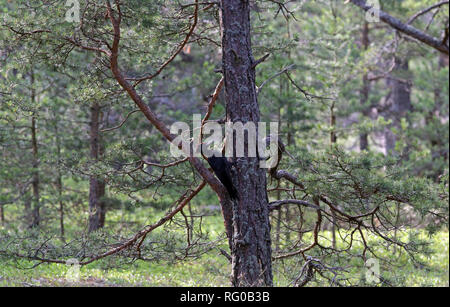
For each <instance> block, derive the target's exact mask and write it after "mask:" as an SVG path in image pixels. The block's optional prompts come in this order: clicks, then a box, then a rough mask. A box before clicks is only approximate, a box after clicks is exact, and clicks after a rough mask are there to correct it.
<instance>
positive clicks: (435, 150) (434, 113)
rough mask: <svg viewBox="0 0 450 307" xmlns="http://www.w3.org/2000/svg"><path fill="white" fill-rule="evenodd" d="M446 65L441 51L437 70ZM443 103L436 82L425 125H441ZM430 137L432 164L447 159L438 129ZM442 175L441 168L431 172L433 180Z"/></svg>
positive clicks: (439, 86)
mask: <svg viewBox="0 0 450 307" xmlns="http://www.w3.org/2000/svg"><path fill="white" fill-rule="evenodd" d="M446 66H448V55H445V54H443V53H441V54H439V62H438V72H439V71H441V70H442V69H443V68H444V67H446ZM444 105H445V101H444V98H443V97H442V88H441V84H440V83H437V86H436V88H435V89H434V107H433V109H432V110H431V111H429V112H428V114H427V116H426V118H425V120H426V125H427V126H431V127H433V125H435V123H437V126H440V125H441V121H442V114H441V110H442V108H443V106H444ZM429 138H430V145H431V158H432V161H433V164H434V163H435V162H436V161H437V160H439V159H441V158H443V159H444V161H448V147H447V148H446V147H445V141H444V139H445V138H443V137H442V135H441V133H440V131H439V129H437V131H434V133H432V135H431V136H430V137H429ZM431 169H433V166H431ZM441 175H442V170H441V169H440V170H436V171H434V172H433V174H432V177H433V179H434V180H435V181H439V178H440V176H441Z"/></svg>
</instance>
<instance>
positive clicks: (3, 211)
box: [0, 205, 5, 225]
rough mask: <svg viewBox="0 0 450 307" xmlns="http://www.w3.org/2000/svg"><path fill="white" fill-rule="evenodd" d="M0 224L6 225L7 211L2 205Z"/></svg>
mask: <svg viewBox="0 0 450 307" xmlns="http://www.w3.org/2000/svg"><path fill="white" fill-rule="evenodd" d="M0 222H1V224H2V225H5V209H4V207H3V205H0Z"/></svg>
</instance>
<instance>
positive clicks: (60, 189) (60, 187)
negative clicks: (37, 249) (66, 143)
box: [55, 122, 65, 242]
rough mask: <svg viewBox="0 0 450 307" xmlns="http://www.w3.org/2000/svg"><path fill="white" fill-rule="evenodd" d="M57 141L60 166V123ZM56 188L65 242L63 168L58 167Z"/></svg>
mask: <svg viewBox="0 0 450 307" xmlns="http://www.w3.org/2000/svg"><path fill="white" fill-rule="evenodd" d="M55 139H56V157H57V159H58V164H59V163H60V161H61V141H60V137H59V131H58V122H56V123H55ZM56 188H57V189H58V203H59V230H60V234H61V240H62V241H63V242H64V241H65V234H64V202H63V199H62V197H63V183H62V174H61V168H60V166H59V165H58V177H57V178H56Z"/></svg>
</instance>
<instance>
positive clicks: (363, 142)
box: [359, 22, 371, 151]
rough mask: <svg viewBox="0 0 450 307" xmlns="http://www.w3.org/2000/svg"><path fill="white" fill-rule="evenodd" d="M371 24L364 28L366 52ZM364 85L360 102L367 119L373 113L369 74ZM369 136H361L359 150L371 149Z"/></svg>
mask: <svg viewBox="0 0 450 307" xmlns="http://www.w3.org/2000/svg"><path fill="white" fill-rule="evenodd" d="M369 43H370V42H369V23H368V22H365V23H364V27H363V30H362V47H363V49H364V50H367V49H368V48H369ZM362 81H363V85H362V88H361V91H360V95H361V98H360V101H361V105H362V107H363V111H362V113H363V116H364V117H365V118H367V117H368V116H369V114H370V111H371V106H370V105H368V100H369V92H370V81H369V79H368V75H367V73H365V74H364V75H363V80H362ZM368 137H369V136H368V134H367V132H364V133H361V134H360V135H359V149H360V150H361V151H363V150H368V149H369V140H368Z"/></svg>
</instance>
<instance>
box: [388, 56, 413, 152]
mask: <svg viewBox="0 0 450 307" xmlns="http://www.w3.org/2000/svg"><path fill="white" fill-rule="evenodd" d="M395 62H396V63H395V68H394V72H395V75H394V76H393V77H392V78H390V79H389V81H388V85H389V86H390V88H391V95H390V101H389V104H390V108H389V110H388V118H390V119H392V124H391V125H390V126H389V127H388V128H387V129H386V133H385V139H386V154H388V155H389V154H393V153H394V154H395V146H396V143H397V136H396V135H395V134H394V133H393V132H392V128H393V127H395V128H397V130H400V128H401V126H400V123H401V120H402V118H407V115H408V111H411V110H412V105H411V85H410V84H409V83H407V82H406V81H407V79H408V73H409V65H408V60H406V59H403V60H402V59H400V58H396V59H395Z"/></svg>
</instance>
